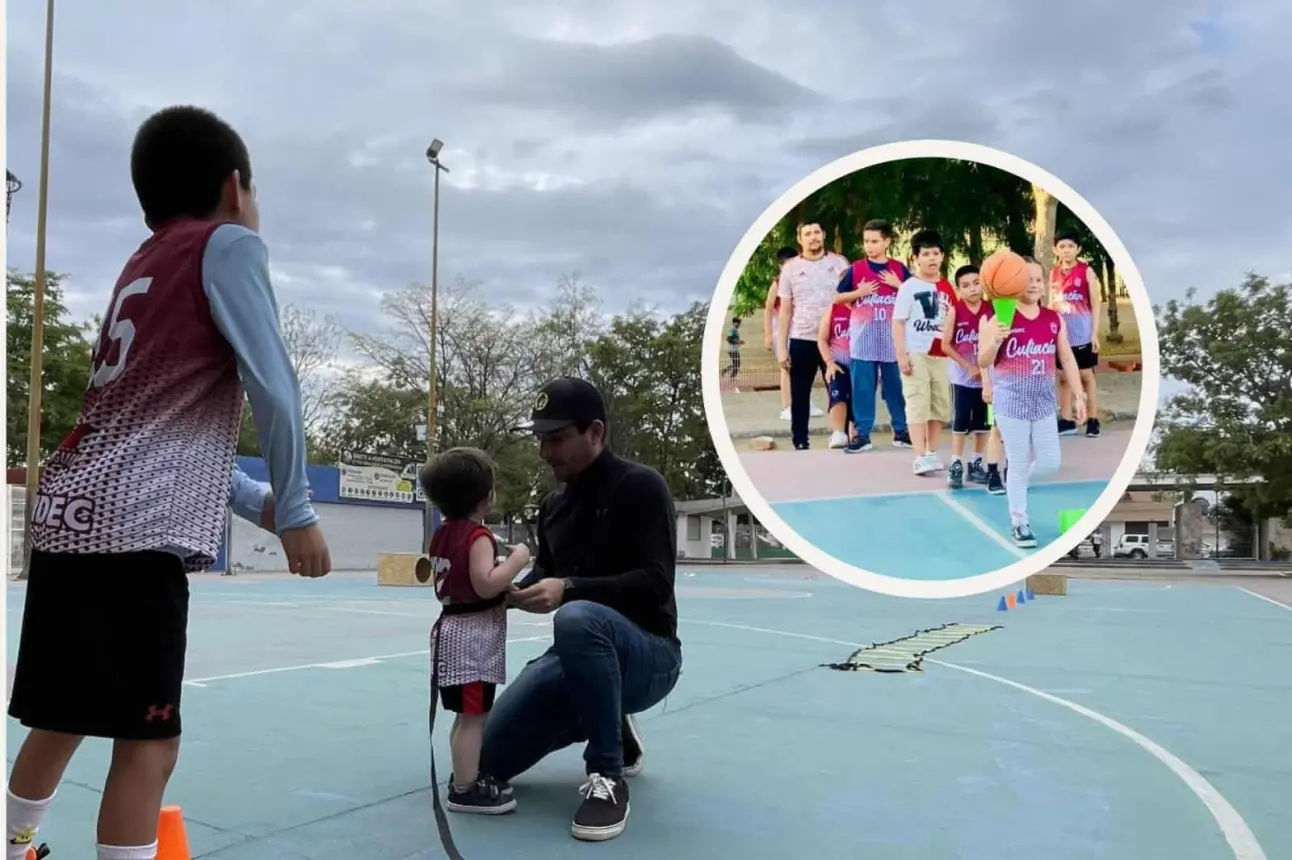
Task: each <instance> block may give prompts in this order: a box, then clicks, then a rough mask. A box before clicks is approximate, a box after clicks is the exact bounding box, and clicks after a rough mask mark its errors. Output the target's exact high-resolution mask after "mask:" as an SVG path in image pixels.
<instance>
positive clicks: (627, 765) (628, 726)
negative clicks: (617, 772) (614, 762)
mask: <svg viewBox="0 0 1292 860" xmlns="http://www.w3.org/2000/svg"><path fill="white" fill-rule="evenodd" d="M619 734H620V735H621V736H622V738H623V745H624V776H636V775H637V774H639V773H641V772H642V768H643V767H645V766H646V761H645V759H646V745H645V744H644V743H643V742H642V733H641V729H639V728H637V720H635V719H633V716H632V714H624V719H623V725H621V726H620V727H619Z"/></svg>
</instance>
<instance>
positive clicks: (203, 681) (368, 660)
mask: <svg viewBox="0 0 1292 860" xmlns="http://www.w3.org/2000/svg"><path fill="white" fill-rule="evenodd" d="M547 638H548V637H547V636H524V637H521V638H518V639H508V640H507V644H508V645H513V644H515V643H518V642H538V641H540V640H543V639H547ZM430 653H431V651H430V649H429V648H423V649H422V650H420V651H404V652H402V653H400V654H380V655H378V656H375V657H352V658H350V659H348V660H331V661H327V662H323V663H301V664H298V665H296V666H274V667H272V668H269V669H252V670H250V671H247V672H230V673H228V674H227V675H209V676H207V677H205V678H194V679H192V680H191V681H185V682H184V686H186V687H205V686H206V685H207V684H210V683H213V682H215V681H232V680H234V679H236V678H255V677H259V676H260V675H278V674H281V673H283V672H300V671H302V670H305V669H355V668H359V667H363V666H376V665H378V664H380V663H381V662H382V661H383V660H398V659H401V658H404V657H424V656H426V655H427V654H430Z"/></svg>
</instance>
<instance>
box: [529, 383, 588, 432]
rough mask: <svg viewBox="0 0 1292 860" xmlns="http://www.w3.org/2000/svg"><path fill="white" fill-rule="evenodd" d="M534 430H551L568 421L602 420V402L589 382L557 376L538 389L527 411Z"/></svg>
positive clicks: (569, 422)
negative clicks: (531, 409) (532, 407)
mask: <svg viewBox="0 0 1292 860" xmlns="http://www.w3.org/2000/svg"><path fill="white" fill-rule="evenodd" d="M529 419H530V428H529V429H531V430H533V431H534V432H535V433H555V432H556V431H557V430H561V429H563V428H565V427H568V426H570V425H571V424H580V423H587V422H592V421H602V422H604V421H605V420H606V401H605V400H604V399H603V398H602V397H601V392H600V391H598V390H597V387H596V386H595V385H593V384H592V383H591V382H588V381H586V380H583V379H578V378H576V377H573V376H560V377H557V378H556V379H553V380H552V381H550V382H548V383H547V384H546V385H544V386H543V387H542V388H540V389H539V390H538V395H537V396H536V397H535V398H534V409H533V411H532V412H531V413H530V416H529Z"/></svg>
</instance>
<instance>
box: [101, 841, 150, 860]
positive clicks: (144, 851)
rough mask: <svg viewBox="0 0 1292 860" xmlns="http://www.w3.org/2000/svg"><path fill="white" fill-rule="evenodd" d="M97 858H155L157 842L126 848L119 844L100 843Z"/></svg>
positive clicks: (138, 859)
mask: <svg viewBox="0 0 1292 860" xmlns="http://www.w3.org/2000/svg"><path fill="white" fill-rule="evenodd" d="M98 847H99V860H157V843H156V842H154V843H153V844H152V845H140V846H138V847H137V848H126V847H122V846H120V845H100V846H98Z"/></svg>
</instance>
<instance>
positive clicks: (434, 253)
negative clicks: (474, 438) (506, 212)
mask: <svg viewBox="0 0 1292 860" xmlns="http://www.w3.org/2000/svg"><path fill="white" fill-rule="evenodd" d="M442 149H444V141H442V140H440V139H439V138H438V137H437V138H435V139H434V140H432V141H431V145H430V146H428V147H426V160H427V161H429V162H430V163H431V166H432V167H434V168H435V192H434V203H433V204H432V205H433V209H432V212H433V214H432V215H431V363H430V372H429V373H428V374H427V375H428V376H429V377H430V379H429V380H428V381H429V383H430V387H429V393H428V394H427V396H426V462H428V463H429V462H430V461H431V457H432V456H433V455H434V454H435V431H436V421H435V418H436V413H435V409H436V404H435V394H436V391H435V389H436V388H437V387H438V385H439V376H440V375H439V368H438V367H437V366H436V348H437V339H438V338H439V334H440V333H439V309H440V173H441V172H444V173H448V172H449V169H448V168H447V167H445V166H444V164H443V163H441V162H440V150H442ZM425 503H426V518H425V520H424V521H423V524H422V546H423V547H429V546H430V545H431V535H432V533H434V531H435V520H434V508H433V506H432V504H431V500H430V499H429V498H428V499H426V500H425Z"/></svg>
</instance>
